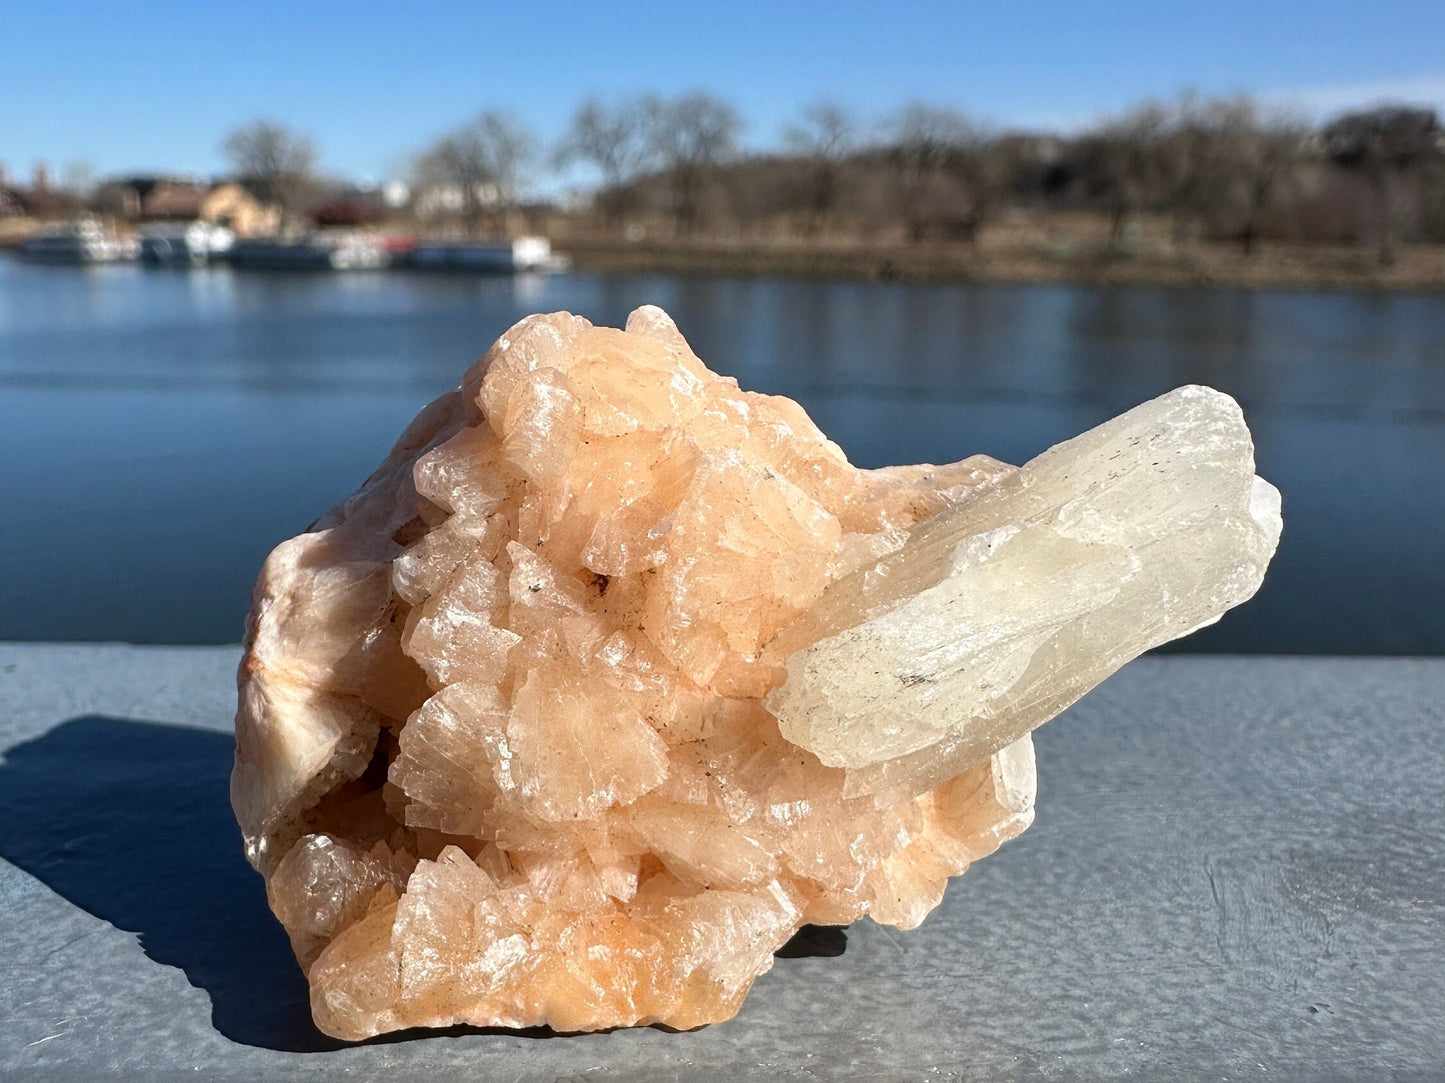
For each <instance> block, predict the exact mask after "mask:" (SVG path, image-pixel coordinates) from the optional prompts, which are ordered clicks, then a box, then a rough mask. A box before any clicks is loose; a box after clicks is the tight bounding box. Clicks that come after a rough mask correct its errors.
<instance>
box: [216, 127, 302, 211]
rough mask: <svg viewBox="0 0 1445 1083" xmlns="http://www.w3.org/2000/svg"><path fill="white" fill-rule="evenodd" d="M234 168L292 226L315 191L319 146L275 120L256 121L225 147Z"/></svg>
mask: <svg viewBox="0 0 1445 1083" xmlns="http://www.w3.org/2000/svg"><path fill="white" fill-rule="evenodd" d="M222 149H223V150H224V151H225V154H226V157H227V158H229V159H230V161H231V168H232V169H234V170H235V171H236V173H237V174H238V175H239V176H240V178H241V179H242V180H243V181H245V182H246V183H247V184H248V185H249V186H250V187H251V188H252V189H254V190H255V192H256V195H257V196H258V197H259V198H260V199H261V200H263V201H264V202H267V203H272V204H275V205H276V206H277V207H279V208H280V209H281V217H282V220H283V222H285V223H289V222H290V221H291V220H292V219H293V217H294V216H295V214H296V212H297V211H298V210H299V207H300V204H301V202H302V200H304V199H305V198H306V195H307V193H308V192H309V190H310V187H311V180H312V174H313V172H314V170H315V168H316V146H315V144H314V143H313V142H312V141H311V139H310V137H309V136H306V135H303V134H302V133H300V132H297V131H295V130H293V129H291V128H288V127H286V126H285V125H284V124H278V123H277V122H276V121H273V120H254V121H252V122H251V123H249V124H243V125H242V126H241V127H239V128H234V129H232V131H231V133H230V134H229V135H227V136H226V141H225V143H224V144H222Z"/></svg>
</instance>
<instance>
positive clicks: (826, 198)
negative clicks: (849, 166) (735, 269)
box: [783, 100, 858, 233]
mask: <svg viewBox="0 0 1445 1083" xmlns="http://www.w3.org/2000/svg"><path fill="white" fill-rule="evenodd" d="M857 132H858V129H857V125H856V124H855V123H854V120H853V117H852V115H851V114H850V113H849V112H848V111H847V110H846V109H844V108H843V106H841V105H839V104H838V103H837V102H832V101H827V100H822V101H817V102H814V103H813V104H812V105H809V106H807V107H806V108H804V110H803V113H802V116H801V117H800V118H799V120H798V121H797V122H796V123H794V124H791V125H789V126H788V127H787V128H786V129H784V131H783V141H784V143H785V144H786V145H787V147H788V149H790V150H791V151H792V152H793V153H794V154H796V155H798V156H799V157H800V158H801V159H802V160H803V163H804V165H805V166H806V168H807V172H808V184H807V207H808V214H809V223H808V232H809V233H817V232H818V230H819V229H821V228H822V226H823V223H824V222H825V221H826V219H827V218H828V216H829V215H830V214H832V212H833V207H834V205H835V204H836V203H837V201H838V189H839V175H840V173H841V172H842V168H843V163H844V162H845V161H846V160H847V158H848V156H849V155H850V154H851V153H853V151H854V149H855V147H856V146H857Z"/></svg>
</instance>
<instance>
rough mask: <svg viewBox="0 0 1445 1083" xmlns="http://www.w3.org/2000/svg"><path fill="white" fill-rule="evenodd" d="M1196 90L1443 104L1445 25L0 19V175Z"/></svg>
mask: <svg viewBox="0 0 1445 1083" xmlns="http://www.w3.org/2000/svg"><path fill="white" fill-rule="evenodd" d="M1185 87H1192V88H1194V89H1196V90H1198V91H1201V92H1204V93H1216V92H1218V93H1224V92H1233V91H1239V90H1245V91H1250V92H1254V93H1257V94H1260V95H1262V96H1264V97H1266V98H1268V99H1270V100H1275V101H1281V102H1289V103H1292V104H1295V105H1298V106H1300V107H1302V108H1304V109H1307V110H1312V111H1316V112H1323V111H1330V110H1334V109H1337V108H1342V107H1348V106H1350V105H1354V104H1359V103H1362V102H1365V101H1370V100H1374V99H1378V98H1385V97H1393V98H1409V99H1415V100H1425V101H1432V102H1436V103H1441V104H1442V105H1445V4H1442V3H1440V2H1438V0H1436V2H1433V3H1431V2H1424V0H1375V2H1372V3H1370V4H1363V3H1361V2H1360V0H1353V2H1351V3H1338V2H1333V0H1316V2H1313V3H1306V2H1302V0H1288V2H1281V3H1265V2H1259V0H1256V2H1253V3H1241V2H1236V0H1206V2H1203V3H1180V2H1171V0H1162V2H1161V0H1151V2H1148V3H1139V2H1134V0H1128V2H1122V3H1108V4H1104V3H1092V2H1076V3H1067V4H1066V3H1043V2H1036V3H1029V2H1013V3H996V4H966V3H945V2H941V0H919V2H912V3H910V2H907V0H893V2H890V3H886V4H863V3H854V2H851V0H833V2H831V3H825V2H817V0H796V2H791V3H789V2H777V3H770V4H750V3H743V2H737V0H735V2H732V3H718V2H713V0H676V2H673V3H608V2H606V0H594V2H591V3H565V2H550V3H536V4H527V3H524V2H516V3H510V4H490V3H472V4H439V3H427V2H411V3H405V2H381V0H348V2H346V3H331V2H307V0H290V2H286V3H282V2H273V0H248V2H247V3H242V4H235V3H227V4H220V3H214V2H212V0H193V2H190V3H160V2H151V3H147V2H144V0H140V2H137V0H130V2H126V3H116V2H111V0H90V2H84V3H78V2H70V0H53V2H48V3H46V2H41V0H30V2H21V0H0V162H3V163H5V164H6V165H7V166H8V167H9V168H10V170H11V172H12V173H15V174H20V175H24V174H26V173H28V172H29V170H30V169H31V168H32V167H33V165H34V163H35V162H36V161H37V160H44V161H46V162H48V163H49V164H50V166H51V168H52V169H53V170H59V169H62V168H63V167H64V166H65V165H66V164H67V163H71V162H81V161H83V162H87V163H89V164H91V165H92V166H93V167H94V168H96V169H97V170H99V171H100V172H102V173H111V172H121V171H133V170H152V169H176V170H183V171H194V172H213V171H217V170H220V169H221V168H222V167H223V164H224V162H223V159H222V157H221V154H220V151H219V144H220V141H221V139H222V137H223V136H224V134H225V132H226V131H227V130H228V129H229V128H230V127H232V126H233V125H235V124H237V123H240V122H242V121H245V120H247V119H249V118H252V117H255V116H258V115H266V116H272V117H275V118H277V119H281V120H284V121H286V122H287V123H290V124H293V125H295V126H297V127H299V128H301V129H304V130H306V131H308V132H310V133H311V134H312V135H313V136H314V138H315V139H316V141H317V143H318V145H319V147H320V150H321V158H322V164H323V166H324V167H325V168H327V169H329V170H334V171H337V172H341V173H347V174H351V175H354V176H359V177H366V178H372V179H379V178H382V177H385V176H388V175H393V174H396V173H399V172H401V171H402V170H403V169H404V167H405V163H406V161H407V159H408V158H409V156H410V155H411V154H412V153H414V152H415V151H416V150H417V149H419V148H420V147H422V146H424V145H425V144H426V143H427V142H428V141H429V140H430V139H431V138H433V137H434V136H436V135H437V134H438V133H440V132H442V131H444V130H446V129H447V128H448V127H451V126H454V125H456V124H458V123H460V122H462V121H464V120H466V119H467V118H468V117H470V116H471V115H473V114H474V113H475V112H476V111H478V110H479V109H481V108H484V107H503V108H509V109H511V110H512V111H514V112H515V113H516V114H517V115H518V116H519V117H520V118H522V119H523V120H524V121H526V122H527V123H529V124H530V125H532V126H533V127H534V128H535V129H536V130H537V131H538V133H539V134H541V135H542V136H544V137H552V136H555V135H557V134H559V133H560V132H561V131H562V129H563V128H564V127H565V125H566V122H567V119H568V117H569V115H570V113H571V111H572V109H573V108H574V107H575V105H576V103H577V102H578V100H579V99H580V98H582V97H583V96H584V95H587V94H593V93H596V94H601V95H604V96H613V95H619V94H626V93H633V92H638V91H643V90H657V91H660V92H663V93H673V92H680V91H684V90H690V89H694V88H703V89H708V90H712V91H714V92H717V93H720V94H723V95H725V96H727V97H729V98H730V99H732V100H733V101H734V102H735V103H736V104H737V105H738V107H739V108H740V110H741V111H742V113H743V115H744V116H745V117H746V118H747V121H748V131H747V141H748V142H749V143H750V144H752V145H764V144H768V143H770V142H772V141H773V140H774V139H775V137H776V135H777V132H778V130H779V128H780V127H781V125H783V124H784V123H785V122H786V120H787V119H788V117H789V116H790V115H791V114H792V113H794V112H795V111H796V110H797V109H798V108H799V107H800V106H802V105H803V104H805V103H806V102H808V101H811V100H813V99H816V98H818V97H820V96H828V97H833V98H837V99H840V100H842V101H844V102H846V103H848V104H850V105H851V106H853V107H854V108H856V109H857V110H858V111H859V112H860V113H863V114H866V115H869V116H878V115H883V114H886V113H888V112H889V111H891V110H894V109H896V107H897V106H898V105H899V104H901V103H902V102H905V101H907V100H909V99H913V98H924V99H930V100H934V101H937V102H940V103H945V104H950V105H954V106H956V107H959V108H962V109H965V110H967V111H969V112H971V113H973V114H976V115H977V116H979V117H980V118H982V119H985V120H988V121H991V122H994V123H997V124H1021V125H1034V126H1044V127H1068V126H1071V125H1076V124H1079V123H1082V122H1085V121H1087V120H1089V119H1091V118H1093V117H1094V116H1097V115H1099V114H1102V113H1108V112H1112V111H1116V110H1119V109H1121V108H1123V107H1125V106H1127V105H1129V104H1131V103H1132V102H1134V101H1137V100H1139V99H1141V98H1143V97H1146V96H1150V95H1159V96H1169V95H1172V94H1174V93H1176V92H1177V91H1179V90H1181V89H1183V88H1185Z"/></svg>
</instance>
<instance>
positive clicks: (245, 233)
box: [97, 175, 280, 237]
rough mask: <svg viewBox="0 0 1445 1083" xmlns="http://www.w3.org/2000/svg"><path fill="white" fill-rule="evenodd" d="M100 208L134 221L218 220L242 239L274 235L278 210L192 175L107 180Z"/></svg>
mask: <svg viewBox="0 0 1445 1083" xmlns="http://www.w3.org/2000/svg"><path fill="white" fill-rule="evenodd" d="M97 202H98V205H99V206H100V207H101V208H102V209H103V210H106V211H108V212H110V213H112V214H116V215H119V216H120V217H122V218H126V219H129V220H130V221H132V222H193V221H196V220H197V219H199V220H201V221H203V222H214V223H215V224H217V225H221V226H226V227H228V228H229V229H232V230H234V231H235V233H236V235H237V236H240V237H254V236H259V235H263V234H269V233H275V232H276V231H277V229H278V228H279V227H280V214H279V212H278V211H277V209H276V208H274V207H271V206H268V205H267V204H265V203H264V202H262V201H261V200H259V199H257V198H256V196H255V195H253V194H252V193H251V192H250V190H249V189H247V188H246V186H245V185H243V184H238V183H236V182H234V181H222V182H220V183H213V182H210V181H201V180H194V179H191V178H189V177H165V176H147V175H140V176H133V177H120V178H117V179H115V180H111V181H107V182H106V183H105V184H104V185H102V186H101V189H100V193H99V195H98V197H97Z"/></svg>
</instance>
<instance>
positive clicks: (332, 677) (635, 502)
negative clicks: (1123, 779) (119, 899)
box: [232, 308, 1279, 1039]
mask: <svg viewBox="0 0 1445 1083" xmlns="http://www.w3.org/2000/svg"><path fill="white" fill-rule="evenodd" d="M1161 404H1162V405H1161ZM1141 411H1142V413H1141ZM1135 415H1138V416H1135ZM1110 426H1113V428H1112V429H1111V428H1110ZM1110 426H1104V427H1103V428H1101V429H1099V430H1095V432H1093V433H1090V434H1086V435H1085V436H1084V437H1081V438H1079V441H1071V442H1070V443H1069V444H1066V445H1061V448H1056V449H1054V451H1051V452H1049V453H1048V455H1046V456H1043V457H1041V458H1040V459H1038V460H1035V461H1034V462H1033V463H1031V464H1029V466H1028V467H1025V468H1023V469H1022V470H1016V469H1014V468H1012V467H1008V466H1005V465H1003V464H1001V463H998V462H996V461H994V460H991V459H988V458H985V457H982V456H979V457H975V458H972V459H966V460H964V461H962V462H960V463H957V464H955V465H952V466H947V467H941V468H940V467H931V466H918V467H901V468H890V469H886V470H875V471H866V470H858V469H855V468H854V467H852V466H851V465H849V463H848V462H847V460H846V459H845V457H844V456H843V454H842V452H841V451H840V450H839V448H838V447H837V446H836V445H835V444H833V443H831V442H830V441H828V440H827V439H826V438H825V437H824V436H823V434H822V433H821V432H819V431H818V429H817V428H816V427H815V426H814V425H813V424H812V422H811V421H810V420H809V419H808V417H807V416H806V415H805V414H804V412H803V410H802V409H801V408H800V407H799V406H797V405H796V404H795V403H793V402H791V401H789V400H788V399H784V398H777V397H770V396H765V395H758V394H754V393H751V392H746V391H741V390H739V388H738V387H737V384H736V382H735V381H733V380H731V379H727V378H724V377H721V376H718V375H716V374H714V373H712V372H710V371H708V370H707V369H706V368H705V367H704V366H703V365H702V363H701V362H700V361H699V360H698V359H697V358H696V357H695V356H694V355H693V353H692V351H691V350H690V349H689V348H688V346H687V343H686V342H685V341H684V340H683V338H682V337H681V335H680V334H679V333H678V331H677V329H676V327H675V326H674V325H673V323H672V321H671V320H670V319H669V318H668V317H667V316H666V315H665V314H664V313H663V312H661V311H660V310H658V309H656V308H642V309H639V310H637V311H636V312H634V313H633V314H632V317H631V318H630V319H629V320H628V324H627V329H626V331H619V330H616V329H611V328H602V327H593V326H591V325H590V324H589V323H588V322H587V321H586V320H583V319H581V318H578V317H575V316H571V315H568V314H565V313H558V314H552V315H547V316H534V317H531V318H529V319H526V320H523V321H522V322H521V323H519V324H517V325H516V326H515V327H513V328H512V329H511V330H509V331H508V332H507V333H506V334H505V335H504V336H503V337H502V338H501V339H499V340H498V342H497V343H496V345H494V346H493V347H492V349H491V350H490V351H489V352H488V354H487V356H486V357H484V358H483V359H482V360H481V361H480V362H478V363H477V364H476V365H475V366H474V367H473V368H472V369H471V370H470V371H469V372H468V373H467V374H466V376H465V377H464V379H463V381H462V384H461V387H460V388H459V389H458V390H457V391H454V392H451V393H449V394H447V395H445V396H443V397H442V398H440V399H438V400H437V401H436V402H434V403H432V404H431V405H430V406H428V407H427V408H426V409H425V410H423V411H422V413H421V414H420V415H419V416H418V417H417V419H416V421H414V422H413V424H412V425H411V427H410V428H409V429H408V430H407V432H406V433H405V434H404V435H403V436H402V438H401V440H400V442H399V443H398V444H397V445H396V447H395V448H394V449H393V450H392V452H391V454H390V456H389V457H388V458H387V459H386V461H385V462H384V463H383V464H382V466H381V467H380V468H379V469H378V470H377V472H376V473H375V474H374V475H373V476H372V477H371V478H370V479H369V480H368V481H367V482H366V483H365V485H363V486H362V488H361V489H360V490H359V491H358V492H357V493H356V494H355V495H354V496H352V497H351V498H350V499H348V500H347V501H346V502H345V503H343V504H342V505H340V506H339V507H337V508H335V509H333V510H332V511H331V512H330V513H329V514H328V515H326V516H325V517H324V518H323V519H322V520H320V521H319V522H318V523H317V524H315V526H314V527H313V528H312V530H311V531H309V532H308V533H305V534H302V535H300V536H298V537H296V538H293V539H291V540H290V541H287V542H285V543H283V544H282V545H280V546H279V547H277V549H276V550H275V551H274V552H273V553H272V554H271V557H270V558H269V559H268V561H267V563H266V566H265V569H264V570H263V572H262V574H261V578H260V580H259V581H258V583H257V586H256V590H255V594H254V599H253V607H252V612H251V616H250V619H249V621H248V626H247V637H246V655H245V658H244V660H243V662H242V666H241V673H240V710H239V713H238V716H237V752H236V766H235V770H234V773H233V776H232V802H233V805H234V807H235V810H236V814H237V818H238V819H239V821H240V824H241V827H242V830H243V833H244V836H245V840H246V848H247V855H248V857H249V858H250V860H251V862H252V863H253V864H254V865H255V866H256V867H257V868H258V869H259V870H260V871H261V872H262V873H263V874H264V875H265V877H266V880H267V886H268V893H269V897H270V901H271V906H272V908H273V910H274V911H275V913H276V915H277V916H278V917H279V918H280V920H281V922H282V923H283V924H284V925H285V927H286V930H287V932H288V933H289V934H290V937H291V941H292V944H293V946H294V948H295V950H296V954H297V957H298V959H299V960H300V962H301V964H302V966H303V967H304V968H305V970H306V973H307V976H308V979H309V981H310V984H311V993H312V1009H313V1014H314V1016H315V1019H316V1022H317V1024H318V1026H320V1027H321V1029H322V1030H324V1031H326V1032H327V1033H329V1034H333V1035H335V1036H338V1037H342V1038H348V1039H356V1038H363V1037H367V1036H370V1035H374V1034H378V1033H381V1032H384V1031H389V1030H395V1029H399V1028H403V1027H412V1026H443V1025H447V1024H452V1023H458V1022H462V1023H473V1024H479V1025H500V1026H518V1027H520V1026H532V1025H538V1024H548V1025H551V1026H553V1027H555V1028H557V1029H559V1030H591V1029H598V1028H603V1027H612V1026H619V1025H632V1024H640V1023H651V1022H659V1023H666V1024H670V1025H672V1026H675V1027H692V1026H696V1025H699V1024H702V1023H708V1022H715V1021H718V1020H723V1019H727V1018H729V1017H730V1016H732V1015H733V1014H734V1013H735V1012H736V1011H737V1010H738V1008H739V1006H740V1004H741V1003H742V999H743V997H744V996H745V995H746V993H747V990H748V988H749V987H750V985H751V984H752V982H753V980H754V979H755V978H756V977H757V976H758V975H759V974H761V973H763V972H764V971H766V970H767V969H768V968H769V967H770V966H771V964H772V958H773V953H774V951H776V950H777V949H778V948H779V947H780V946H781V945H782V944H783V943H784V942H786V941H787V940H788V938H789V937H790V936H791V935H792V934H793V933H794V932H795V931H796V930H797V929H798V928H799V927H800V926H801V925H802V924H804V923H808V922H813V923H823V924H845V923H848V922H851V921H854V920H856V919H858V918H860V917H862V916H863V915H865V914H866V915H870V916H872V917H873V918H874V919H875V920H877V921H881V922H885V923H888V924H891V925H895V926H898V927H900V928H911V927H913V926H915V925H917V924H918V923H919V922H920V921H922V920H923V918H924V917H925V916H926V915H927V914H928V912H929V911H930V910H931V909H932V908H933V907H934V906H936V905H937V904H938V902H939V900H940V899H941V897H942V894H943V890H944V887H945V884H946V882H947V880H948V878H949V877H950V876H954V875H956V874H958V873H960V872H962V871H964V869H966V868H967V867H968V865H969V863H970V862H972V861H975V860H977V859H978V858H980V857H983V856H985V855H987V854H989V853H991V852H992V851H993V850H995V849H996V848H997V847H998V846H999V845H1000V844H1001V843H1002V842H1003V841H1005V840H1007V839H1009V838H1011V837H1013V836H1014V835H1016V834H1018V833H1019V832H1020V831H1022V830H1023V829H1024V828H1025V827H1027V826H1028V824H1029V823H1030V821H1031V820H1032V818H1033V798H1034V757H1033V748H1032V745H1031V743H1030V739H1029V736H1028V731H1029V730H1030V729H1032V728H1033V727H1035V726H1037V725H1038V724H1040V723H1041V722H1043V721H1045V720H1046V719H1047V718H1048V717H1051V716H1052V715H1053V714H1055V713H1057V712H1058V711H1059V710H1061V709H1062V708H1063V707H1064V706H1067V704H1068V703H1069V702H1072V700H1073V699H1076V698H1077V697H1078V696H1079V695H1081V694H1082V693H1083V692H1084V691H1086V690H1087V688H1088V687H1089V686H1091V685H1092V684H1094V683H1097V681H1098V680H1100V679H1102V678H1103V677H1104V676H1106V675H1107V674H1108V673H1109V672H1111V671H1112V670H1113V669H1115V668H1117V666H1118V665H1120V664H1122V663H1123V662H1124V661H1127V660H1128V658H1130V657H1133V656H1135V655H1137V654H1138V653H1140V652H1141V651H1143V650H1145V649H1147V648H1148V647H1150V646H1153V645H1154V644H1156V643H1158V642H1162V641H1163V640H1165V639H1169V638H1173V637H1174V636H1176V635H1179V634H1183V633H1184V632H1186V631H1188V630H1191V629H1192V628H1193V627H1196V626H1198V625H1199V624H1201V623H1207V622H1208V621H1209V620H1211V619H1214V618H1217V617H1218V615H1219V614H1220V613H1221V612H1223V610H1224V609H1225V608H1228V607H1229V606H1230V605H1234V604H1237V603H1238V602H1239V601H1242V600H1243V599H1244V598H1246V597H1248V596H1249V594H1251V593H1253V591H1254V589H1255V588H1256V587H1257V586H1258V584H1259V579H1260V577H1261V576H1262V575H1263V571H1264V566H1265V565H1266V564H1267V563H1268V560H1269V555H1270V554H1271V553H1272V552H1273V548H1274V543H1275V540H1276V539H1277V537H1278V532H1279V529H1278V523H1279V517H1278V497H1277V494H1273V490H1272V489H1270V488H1269V487H1268V486H1267V485H1265V483H1263V482H1260V481H1258V479H1256V478H1254V476H1253V455H1252V447H1251V446H1250V445H1249V439H1248V432H1247V430H1245V429H1244V426H1243V421H1242V419H1240V418H1239V416H1238V409H1237V407H1235V406H1234V404H1233V402H1232V401H1231V400H1229V399H1227V398H1226V397H1225V396H1222V395H1219V394H1218V393H1216V392H1209V391H1207V390H1205V389H1183V390H1182V391H1180V392H1175V393H1174V394H1173V395H1172V396H1166V397H1165V398H1164V399H1160V400H1156V402H1155V403H1150V404H1146V405H1145V406H1144V407H1140V408H1139V410H1136V411H1131V413H1130V414H1128V415H1125V416H1124V418H1121V419H1118V420H1116V421H1115V422H1111V423H1110ZM1106 430H1108V431H1107V432H1106ZM1099 434H1103V435H1102V436H1100V435H1099ZM1091 439H1092V440H1093V442H1092V443H1088V441H1090V440H1091ZM1080 441H1084V442H1085V443H1084V444H1083V445H1080V446H1079V447H1076V448H1075V449H1074V452H1073V453H1069V454H1064V455H1062V456H1060V455H1058V454H1056V453H1059V452H1061V451H1062V450H1064V449H1068V448H1069V447H1070V445H1075V444H1079V443H1080ZM1050 455H1052V456H1055V459H1054V460H1053V461H1045V460H1047V459H1048V456H1050ZM1039 464H1043V465H1042V466H1040V465H1039ZM1030 471H1032V473H1030ZM1141 493H1144V494H1149V493H1152V494H1154V495H1153V497H1152V498H1146V497H1144V496H1141ZM1272 494H1273V495H1272ZM971 509H976V511H977V514H974V511H973V510H971Z"/></svg>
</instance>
